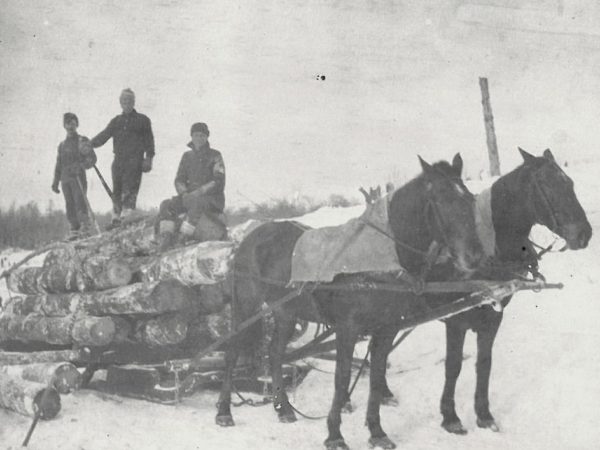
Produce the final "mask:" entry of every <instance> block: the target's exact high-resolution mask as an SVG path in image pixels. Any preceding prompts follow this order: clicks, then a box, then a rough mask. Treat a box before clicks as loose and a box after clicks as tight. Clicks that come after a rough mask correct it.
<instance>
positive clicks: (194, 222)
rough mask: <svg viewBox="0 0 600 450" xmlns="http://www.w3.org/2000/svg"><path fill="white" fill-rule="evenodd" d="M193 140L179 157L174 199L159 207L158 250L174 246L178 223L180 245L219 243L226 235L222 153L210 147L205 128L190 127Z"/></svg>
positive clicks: (196, 124)
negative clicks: (189, 242) (188, 243)
mask: <svg viewBox="0 0 600 450" xmlns="http://www.w3.org/2000/svg"><path fill="white" fill-rule="evenodd" d="M190 134H191V136H192V141H191V142H190V143H189V144H188V147H190V149H191V150H188V151H187V152H185V153H184V154H183V156H182V157H181V162H180V163H179V169H178V170H177V175H176V177H175V189H176V191H177V194H178V195H177V196H175V197H173V198H171V199H168V200H165V201H163V202H162V203H161V205H160V211H159V223H158V232H159V240H160V249H161V250H165V249H167V248H169V247H170V246H171V245H173V241H174V237H175V231H176V229H177V226H176V225H177V222H178V221H179V219H180V216H181V215H184V218H183V222H181V225H180V226H179V232H180V237H181V240H182V241H183V242H185V241H186V240H191V239H196V240H199V241H208V240H221V239H224V238H225V236H226V234H227V228H226V226H225V218H224V216H223V209H224V208H225V194H224V189H225V164H224V162H223V157H222V156H221V153H220V152H219V151H217V150H215V149H213V148H211V147H210V144H209V142H208V136H209V134H210V133H209V131H208V126H207V125H206V124H205V123H201V122H198V123H195V124H193V125H192V128H191V131H190Z"/></svg>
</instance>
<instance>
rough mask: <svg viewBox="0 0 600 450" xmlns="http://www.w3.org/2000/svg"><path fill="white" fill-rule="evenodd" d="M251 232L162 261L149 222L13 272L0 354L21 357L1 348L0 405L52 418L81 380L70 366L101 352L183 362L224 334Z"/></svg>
mask: <svg viewBox="0 0 600 450" xmlns="http://www.w3.org/2000/svg"><path fill="white" fill-rule="evenodd" d="M251 225H253V224H251ZM252 228H253V227H252V226H244V229H242V230H241V231H240V230H238V231H233V232H232V235H233V236H235V238H236V240H237V241H226V242H225V241H214V242H203V243H199V244H192V245H188V246H186V247H182V248H177V249H173V250H170V251H168V252H165V253H164V254H160V255H159V254H157V251H156V242H154V240H153V236H154V231H153V230H152V228H151V227H150V226H149V224H148V223H147V222H143V223H139V224H134V225H133V226H131V227H128V228H126V229H122V230H116V231H114V232H112V233H108V234H103V235H100V236H98V237H94V238H90V239H88V240H86V241H83V242H79V243H76V244H65V245H61V246H60V247H57V248H54V249H52V250H51V251H50V252H49V253H48V254H47V255H46V257H45V260H44V263H43V266H41V267H27V268H19V269H16V270H14V271H12V273H11V274H10V277H9V280H8V281H9V288H10V290H11V291H12V292H14V293H15V295H11V296H9V297H8V298H5V299H4V304H3V305H2V309H0V348H2V347H4V348H16V349H18V350H22V349H23V350H25V351H23V352H3V351H1V350H0V406H4V407H7V408H10V409H13V410H15V411H18V412H20V413H22V414H29V415H32V414H34V409H35V408H39V407H41V408H43V409H44V413H43V414H44V417H45V418H50V417H52V416H53V414H54V415H56V413H57V412H58V410H59V409H60V397H58V393H67V392H70V391H72V390H74V389H77V388H78V387H79V385H80V383H81V377H80V375H79V371H78V370H77V369H76V368H75V367H74V366H73V365H72V364H71V363H75V364H80V365H81V364H90V363H91V364H97V363H96V362H95V361H109V363H110V356H106V357H105V356H104V355H111V354H120V355H125V356H126V357H127V358H128V357H131V358H132V359H131V361H129V360H126V361H129V363H131V362H134V361H138V360H143V359H147V358H145V356H146V355H147V354H145V356H144V358H141V356H140V359H138V355H136V353H135V352H136V349H137V348H140V349H150V352H156V354H157V355H161V357H162V359H161V361H164V359H165V355H175V356H166V358H167V359H168V358H173V357H174V358H181V357H187V356H185V355H187V354H190V356H192V355H194V354H195V353H197V352H198V351H200V350H201V349H202V348H206V347H207V346H208V345H210V344H211V343H213V342H214V341H215V340H216V339H218V338H219V337H220V336H222V335H223V334H226V330H228V329H229V322H230V311H229V309H228V308H225V306H226V304H227V300H228V295H229V294H228V290H229V289H228V287H229V283H228V280H227V277H228V271H229V264H230V261H231V258H232V256H233V251H234V250H235V248H236V246H237V245H238V244H239V241H240V240H241V239H242V237H243V235H245V233H246V232H248V231H249V230H251V229H252ZM57 346H59V347H57ZM65 347H70V348H71V350H62V349H64V348H65ZM58 348H60V350H59V349H58ZM27 349H29V350H34V349H35V350H40V349H41V350H47V351H27ZM175 350H177V351H175ZM144 351H147V350H144ZM170 352H173V353H170ZM188 352H189V353H188ZM92 355H93V356H92ZM128 355H130V356H128ZM95 358H99V359H95ZM102 358H106V359H102ZM121 361H122V362H119V363H118V364H123V363H124V362H126V361H125V360H123V359H122V358H121ZM46 386H49V388H48V389H46V388H45V387H46ZM11 389H12V391H11ZM9 391H10V392H12V394H10V393H9ZM42 393H43V397H42ZM57 405H58V406H57Z"/></svg>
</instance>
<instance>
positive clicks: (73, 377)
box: [0, 362, 81, 394]
mask: <svg viewBox="0 0 600 450" xmlns="http://www.w3.org/2000/svg"><path fill="white" fill-rule="evenodd" d="M0 373H5V374H8V375H11V376H14V377H21V378H23V379H24V380H28V381H35V382H37V383H41V384H43V385H45V386H53V387H54V388H55V389H56V390H57V391H58V393H59V394H68V393H69V392H71V391H74V390H76V389H78V388H79V386H80V384H81V374H80V373H79V371H78V370H77V368H76V367H75V366H74V365H73V364H71V363H69V362H58V363H56V362H55V363H37V364H21V365H16V366H0Z"/></svg>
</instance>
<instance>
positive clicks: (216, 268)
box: [139, 241, 234, 286]
mask: <svg viewBox="0 0 600 450" xmlns="http://www.w3.org/2000/svg"><path fill="white" fill-rule="evenodd" d="M233 248H234V244H233V242H228V241H209V242H202V243H200V244H197V245H193V246H188V247H184V248H178V249H174V250H171V251H169V252H166V253H164V254H163V255H161V256H160V257H158V258H155V259H153V260H151V261H150V262H149V263H148V264H145V265H143V266H141V267H140V269H139V274H140V279H141V281H143V282H152V281H159V280H166V279H170V278H173V279H176V280H179V281H181V282H182V283H184V284H186V285H188V286H193V285H205V284H215V283H219V282H223V281H224V280H225V277H226V275H227V273H228V271H229V261H230V258H231V256H232V255H233Z"/></svg>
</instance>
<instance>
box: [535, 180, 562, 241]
mask: <svg viewBox="0 0 600 450" xmlns="http://www.w3.org/2000/svg"><path fill="white" fill-rule="evenodd" d="M538 170H541V168H538V169H536V170H534V171H533V172H532V174H531V180H532V184H533V187H534V190H536V191H537V192H538V195H539V197H540V198H541V203H542V205H543V208H544V209H545V210H546V212H548V213H549V216H550V222H551V223H550V226H549V227H548V228H550V230H556V231H558V230H560V225H559V223H558V220H557V219H556V211H555V210H554V208H553V207H552V203H551V202H550V200H549V199H548V195H547V194H546V192H545V191H544V189H543V188H542V186H541V184H540V182H539V180H538V177H537V175H536V174H537V171H538Z"/></svg>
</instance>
